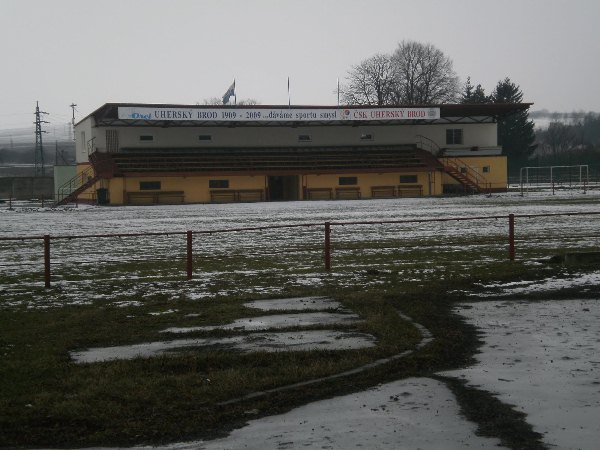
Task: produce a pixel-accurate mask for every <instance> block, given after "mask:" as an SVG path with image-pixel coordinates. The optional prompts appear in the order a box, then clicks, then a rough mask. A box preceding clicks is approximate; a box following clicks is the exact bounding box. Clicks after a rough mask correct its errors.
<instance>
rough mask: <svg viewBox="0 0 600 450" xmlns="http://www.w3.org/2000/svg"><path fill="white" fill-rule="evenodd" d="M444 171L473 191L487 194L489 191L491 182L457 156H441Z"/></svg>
mask: <svg viewBox="0 0 600 450" xmlns="http://www.w3.org/2000/svg"><path fill="white" fill-rule="evenodd" d="M442 164H443V165H444V172H446V173H447V174H448V175H450V176H451V177H452V178H454V179H455V180H456V181H458V182H459V183H460V184H462V185H463V186H464V187H465V188H466V189H467V190H470V191H471V192H473V193H483V194H487V193H489V192H491V183H489V182H488V181H487V180H486V179H485V177H484V176H483V175H481V174H480V173H479V172H477V171H476V170H473V169H472V168H471V167H469V165H468V164H467V163H465V162H464V161H462V160H460V159H458V158H443V161H442Z"/></svg>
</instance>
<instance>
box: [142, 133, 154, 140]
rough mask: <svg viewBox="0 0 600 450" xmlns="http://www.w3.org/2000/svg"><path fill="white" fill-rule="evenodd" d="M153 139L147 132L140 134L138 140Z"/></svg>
mask: <svg viewBox="0 0 600 450" xmlns="http://www.w3.org/2000/svg"><path fill="white" fill-rule="evenodd" d="M153 140H154V136H151V135H149V134H143V135H141V136H140V141H146V142H148V141H153Z"/></svg>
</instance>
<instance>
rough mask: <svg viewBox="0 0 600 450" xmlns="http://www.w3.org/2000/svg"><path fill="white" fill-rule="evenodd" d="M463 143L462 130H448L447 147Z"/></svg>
mask: <svg viewBox="0 0 600 450" xmlns="http://www.w3.org/2000/svg"><path fill="white" fill-rule="evenodd" d="M462 143H463V130H462V128H449V129H447V130H446V145H457V144H462Z"/></svg>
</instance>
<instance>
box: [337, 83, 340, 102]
mask: <svg viewBox="0 0 600 450" xmlns="http://www.w3.org/2000/svg"><path fill="white" fill-rule="evenodd" d="M337 94H338V108H339V106H340V79H339V78H338V79H337Z"/></svg>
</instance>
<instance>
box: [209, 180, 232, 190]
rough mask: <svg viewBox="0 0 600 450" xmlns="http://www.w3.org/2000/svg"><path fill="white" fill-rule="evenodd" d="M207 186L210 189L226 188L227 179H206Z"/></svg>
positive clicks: (227, 186) (227, 185)
mask: <svg viewBox="0 0 600 450" xmlns="http://www.w3.org/2000/svg"><path fill="white" fill-rule="evenodd" d="M208 187H209V188H210V189H228V188H229V180H208Z"/></svg>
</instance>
